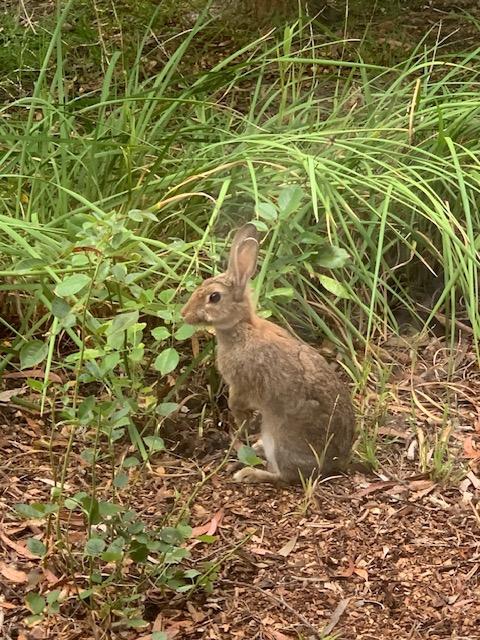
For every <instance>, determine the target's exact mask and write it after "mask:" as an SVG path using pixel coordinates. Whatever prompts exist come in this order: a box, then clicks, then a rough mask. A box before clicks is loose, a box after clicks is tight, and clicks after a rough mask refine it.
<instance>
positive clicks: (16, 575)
mask: <svg viewBox="0 0 480 640" xmlns="http://www.w3.org/2000/svg"><path fill="white" fill-rule="evenodd" d="M0 573H1V574H2V576H3V577H4V578H6V579H7V580H8V581H9V582H13V583H15V584H22V583H25V582H28V576H27V574H26V573H25V571H19V570H18V569H15V568H14V567H12V566H9V565H7V564H4V563H2V564H1V565H0Z"/></svg>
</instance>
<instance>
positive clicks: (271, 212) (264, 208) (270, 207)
mask: <svg viewBox="0 0 480 640" xmlns="http://www.w3.org/2000/svg"><path fill="white" fill-rule="evenodd" d="M256 212H257V213H258V215H259V216H260V218H263V219H264V220H268V222H274V221H275V220H276V219H277V217H278V213H277V208H276V206H275V205H274V204H272V203H271V202H260V203H259V204H258V205H257V208H256Z"/></svg>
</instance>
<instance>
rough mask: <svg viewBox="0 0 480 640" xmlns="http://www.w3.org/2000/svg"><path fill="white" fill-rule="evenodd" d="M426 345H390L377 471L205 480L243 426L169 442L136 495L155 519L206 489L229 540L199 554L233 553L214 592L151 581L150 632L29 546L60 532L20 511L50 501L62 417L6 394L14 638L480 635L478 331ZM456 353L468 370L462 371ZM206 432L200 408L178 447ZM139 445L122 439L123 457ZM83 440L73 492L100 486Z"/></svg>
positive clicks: (7, 570)
mask: <svg viewBox="0 0 480 640" xmlns="http://www.w3.org/2000/svg"><path fill="white" fill-rule="evenodd" d="M411 353H412V348H411V345H408V344H405V345H404V346H403V347H402V346H399V345H398V342H397V343H396V344H394V345H393V346H391V345H390V346H386V347H385V357H386V358H387V359H388V358H391V359H394V360H395V361H396V362H397V363H400V362H402V363H403V364H402V365H397V367H396V370H395V371H394V377H393V378H392V380H391V381H390V383H389V384H388V385H387V387H386V389H385V392H386V394H387V395H386V399H385V400H386V405H387V407H388V413H389V415H388V419H387V420H385V421H384V422H383V423H382V425H381V426H380V427H379V432H378V436H377V438H378V441H377V445H378V451H377V456H378V459H379V461H380V467H379V470H378V471H377V473H376V474H372V475H371V476H366V475H361V474H351V475H349V476H347V477H337V478H333V479H330V480H328V481H325V482H322V483H321V484H320V485H318V486H317V487H316V490H315V491H314V492H313V494H312V495H310V496H309V495H308V493H306V492H305V491H304V490H303V489H302V488H290V489H278V488H274V487H270V486H254V485H244V486H241V485H236V484H234V483H233V482H232V481H231V479H230V477H231V469H229V468H228V465H227V468H225V469H223V470H222V471H221V472H220V473H218V474H216V475H213V477H211V478H210V479H209V480H207V481H205V482H203V483H202V481H201V478H202V476H201V472H203V473H207V474H208V473H210V472H211V471H213V470H214V469H215V467H216V466H218V464H219V462H220V461H221V460H222V457H223V456H224V455H225V446H226V445H227V444H228V439H229V438H228V435H227V434H226V433H225V432H223V431H222V430H221V428H220V427H216V428H215V427H213V426H212V427H210V428H209V429H207V430H206V432H205V434H204V436H203V440H202V449H201V452H200V453H199V454H198V455H197V456H196V457H191V458H185V457H184V458H181V457H173V456H172V455H171V454H169V456H165V455H163V454H158V456H157V458H156V459H155V460H154V461H153V464H152V467H151V469H150V470H148V469H144V470H143V471H142V472H139V471H138V470H132V471H131V478H130V483H129V485H128V486H127V488H126V489H124V490H123V491H122V492H120V500H121V501H123V502H125V504H128V503H130V505H132V506H134V508H135V509H136V510H137V511H138V513H139V515H140V516H141V519H142V520H143V521H145V522H148V523H150V524H151V525H154V524H156V523H161V522H162V519H163V516H164V514H165V513H168V512H169V511H171V509H172V505H173V504H174V502H175V499H176V500H177V501H178V504H182V503H184V502H185V500H186V499H187V498H189V497H190V496H192V493H193V491H194V490H195V491H198V493H197V495H196V497H195V498H194V499H193V501H192V503H191V511H190V516H191V522H192V525H193V526H196V527H199V529H198V530H197V532H196V533H197V534H199V533H206V532H209V533H211V534H214V535H215V537H216V541H215V542H214V543H213V544H204V543H199V544H197V545H196V546H194V547H193V548H192V560H194V561H196V562H201V561H209V560H214V561H218V560H221V565H220V570H219V575H218V578H217V579H216V581H215V586H214V589H213V591H212V593H211V594H207V593H205V592H203V591H202V592H201V591H198V592H196V593H194V594H193V596H192V597H191V598H190V599H189V600H187V599H186V598H185V596H183V595H181V594H175V593H173V592H161V591H159V590H158V589H156V588H155V587H153V586H152V587H149V586H147V587H146V588H144V590H143V592H142V602H143V604H144V605H145V611H146V613H145V617H146V618H147V619H148V620H149V621H150V627H149V628H148V629H144V630H141V631H140V630H135V631H132V630H123V631H122V630H118V631H112V630H111V629H112V628H113V629H114V627H111V626H110V630H107V629H106V628H102V626H104V627H106V626H109V625H106V623H105V624H104V625H100V624H99V623H95V618H94V617H93V616H91V615H86V612H85V609H84V608H82V607H81V606H79V605H78V600H77V599H76V598H75V597H74V596H75V594H76V587H75V582H76V583H77V586H80V585H84V584H85V576H83V575H80V574H79V575H76V576H75V578H72V576H71V575H69V574H67V573H66V571H65V565H64V563H63V561H61V559H60V556H59V555H58V554H57V552H56V551H55V550H54V549H52V550H51V551H50V553H49V555H48V556H47V558H46V560H45V561H44V562H43V563H42V562H41V561H40V560H38V559H34V558H31V557H29V553H28V549H26V547H25V541H26V539H27V538H29V537H31V536H37V537H39V538H41V539H43V540H44V541H45V542H48V541H49V540H50V542H51V541H52V537H49V534H48V531H47V530H46V528H45V525H44V524H43V523H41V522H39V521H35V520H32V521H25V520H20V519H19V518H18V516H17V515H16V513H15V512H14V511H13V509H12V505H14V504H15V503H17V502H30V501H42V500H45V501H48V499H49V492H50V489H51V486H52V474H51V464H50V459H49V453H48V451H47V450H46V441H47V440H48V438H49V425H48V419H47V418H45V419H40V418H39V416H38V415H35V414H34V413H25V412H20V411H15V410H13V409H12V408H11V407H9V405H8V404H7V403H5V404H4V405H3V406H4V409H3V411H2V414H1V418H0V420H1V425H2V426H1V430H0V434H1V435H0V452H1V453H0V460H1V463H0V514H1V515H0V550H1V555H0V558H1V562H0V586H1V594H2V595H1V596H0V629H2V633H3V635H2V638H5V639H6V640H13V639H16V640H30V639H32V640H33V639H35V640H41V639H44V638H62V639H65V640H73V639H74V638H79V639H80V638H81V639H82V640H88V639H90V638H95V639H97V638H98V639H100V638H125V639H128V640H139V639H140V638H142V640H145V639H149V638H150V637H151V636H149V635H148V634H149V633H151V632H152V630H165V631H166V632H167V633H168V638H169V639H171V638H177V640H180V639H183V638H185V639H186V640H200V639H217V638H225V639H228V638H238V639H243V638H246V639H249V640H254V639H265V640H287V639H292V640H293V639H302V638H304V639H306V638H321V637H324V635H328V633H330V632H331V633H332V634H338V635H336V636H335V637H338V638H341V639H343V640H354V639H357V640H358V639H362V640H370V639H378V638H382V639H384V640H387V639H390V638H391V639H392V640H393V639H394V638H395V639H399V638H401V639H405V640H406V639H422V640H423V639H425V638H429V639H432V640H433V639H435V640H446V639H447V638H455V639H457V640H460V638H462V639H464V640H467V639H468V640H474V639H476V638H479V639H480V509H479V502H480V500H479V499H480V479H479V475H480V474H479V472H480V468H479V467H480V421H479V408H480V373H479V371H478V368H477V367H476V364H475V359H474V357H473V355H472V354H471V353H470V352H469V350H468V343H465V344H464V345H463V346H462V345H458V348H457V349H456V350H455V352H454V353H453V354H452V353H450V352H449V350H448V349H447V347H446V345H445V344H444V343H443V341H442V340H439V339H433V340H432V341H429V342H426V343H424V344H423V346H420V347H418V348H417V349H416V357H415V359H414V361H412V360H411V359H410V355H409V354H411ZM452 359H453V361H455V367H456V372H455V374H454V375H453V377H451V376H450V377H449V374H448V365H449V363H450V364H451V363H452ZM413 362H415V365H414V364H413ZM358 400H360V398H358ZM446 402H448V404H449V407H450V414H449V417H448V420H445V419H444V417H443V410H444V405H445V403H446ZM412 404H413V405H415V407H416V409H415V411H414V412H413V413H412ZM376 406H377V400H376V393H375V389H374V388H372V390H371V392H367V393H363V394H362V398H361V403H360V404H358V407H357V408H358V411H359V414H360V419H362V416H363V417H365V416H366V417H367V420H368V419H369V418H368V416H369V415H370V416H371V415H372V414H373V413H374V412H375V411H376V408H375V407H376ZM192 422H193V421H192ZM442 422H443V423H445V424H448V425H449V428H450V429H451V432H450V435H449V441H448V456H450V458H451V459H452V460H453V459H454V460H455V461H456V462H455V467H454V469H453V471H452V473H451V474H450V475H449V476H448V478H447V479H446V481H445V482H443V483H442V482H436V481H435V478H436V477H438V475H439V473H440V475H441V473H446V469H447V466H446V465H447V464H448V460H447V458H445V459H444V462H443V464H442V465H440V466H438V467H437V471H436V472H435V465H434V462H433V459H432V458H430V461H429V462H428V455H429V454H428V451H430V455H431V454H432V452H433V449H434V447H433V443H434V441H435V434H437V437H438V435H439V434H440V431H441V423H442ZM194 438H195V427H193V426H189V421H188V419H185V424H184V432H183V433H182V434H181V435H180V437H179V441H178V447H180V448H181V447H182V446H183V445H182V441H183V443H184V444H185V442H188V441H190V442H191V441H192V440H193V439H194ZM423 441H425V443H430V444H426V445H425V444H423V445H422V442H423ZM65 445H66V435H65V434H62V433H61V432H60V433H57V434H56V435H55V437H54V440H53V451H54V454H53V458H54V461H55V464H56V465H58V464H59V463H60V461H61V457H62V454H63V452H64V449H65ZM77 446H78V450H77ZM127 448H128V446H127V444H123V445H122V444H121V443H120V444H119V445H118V449H119V451H118V452H119V454H121V453H123V454H126V453H127ZM81 449H82V447H81V437H79V443H78V445H75V447H74V451H73V453H72V457H71V465H70V471H69V475H68V482H67V485H68V491H69V492H71V493H74V492H75V491H79V490H83V489H86V488H88V478H89V465H88V464H87V463H86V462H84V461H83V460H82V458H81V457H80V452H81ZM197 450H198V451H200V449H197ZM422 452H423V454H422ZM422 456H426V457H425V458H424V463H422V461H421V458H422ZM422 464H423V466H422ZM425 470H427V471H429V473H422V472H423V471H425ZM99 473H102V471H101V470H99ZM104 473H105V477H99V478H98V486H99V487H100V489H99V491H101V492H106V493H108V489H109V487H110V486H111V478H110V477H109V476H108V475H107V474H108V473H109V472H108V471H107V469H105V470H104ZM435 473H436V474H437V476H435ZM432 474H433V477H432ZM199 483H200V484H199ZM177 492H179V494H180V496H178V493H177ZM63 526H64V527H66V528H68V531H69V538H70V541H71V542H72V544H75V543H77V542H78V543H80V544H82V543H83V542H84V541H85V538H86V535H87V532H86V528H85V525H84V522H83V519H82V518H81V517H79V516H75V517H73V518H71V520H70V521H69V522H68V523H67V522H66V521H64V522H63ZM196 566H198V564H197V565H196ZM135 571H136V569H135V567H134V566H132V567H131V568H129V567H128V566H126V567H125V573H124V584H118V585H116V589H117V590H118V593H119V594H120V593H122V594H125V592H126V591H128V589H131V585H132V584H133V583H134V581H135V576H134V574H135ZM137 577H138V576H137ZM52 589H62V590H63V594H64V596H66V602H65V604H64V605H62V608H61V610H60V613H59V614H57V615H52V616H50V617H49V618H48V620H47V621H46V622H43V623H41V624H38V625H37V626H34V627H33V628H32V629H27V628H26V627H25V624H24V622H23V621H24V618H25V616H26V615H27V614H28V612H27V610H26V609H25V607H24V597H25V594H26V593H27V592H28V591H30V590H37V591H41V592H48V591H50V590H52ZM69 596H71V597H70V600H69ZM74 603H75V604H74ZM112 619H113V620H114V619H115V616H112ZM93 628H95V629H96V631H95V633H94V632H93V631H92V629H93ZM322 634H324V635H322Z"/></svg>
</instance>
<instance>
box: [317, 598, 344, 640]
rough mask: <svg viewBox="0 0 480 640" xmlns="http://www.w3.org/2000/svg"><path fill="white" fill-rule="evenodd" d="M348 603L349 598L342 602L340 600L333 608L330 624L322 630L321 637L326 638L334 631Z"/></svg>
mask: <svg viewBox="0 0 480 640" xmlns="http://www.w3.org/2000/svg"><path fill="white" fill-rule="evenodd" d="M349 602H350V598H344V599H343V600H340V602H339V603H338V604H337V606H336V607H335V611H334V612H333V613H332V617H331V618H330V622H329V623H328V624H327V626H326V627H325V628H324V630H323V635H325V636H328V635H329V634H330V633H331V632H332V631H333V630H334V628H335V627H336V626H337V624H338V621H339V620H340V618H341V616H342V614H343V612H344V611H345V609H346V608H347V606H348V603H349Z"/></svg>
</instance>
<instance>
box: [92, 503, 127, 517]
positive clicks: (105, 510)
mask: <svg viewBox="0 0 480 640" xmlns="http://www.w3.org/2000/svg"><path fill="white" fill-rule="evenodd" d="M98 511H99V513H100V515H101V516H102V518H108V517H110V516H115V515H117V513H120V512H121V511H123V507H122V506H121V505H119V504H114V503H113V502H105V501H102V500H100V502H99V503H98Z"/></svg>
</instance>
